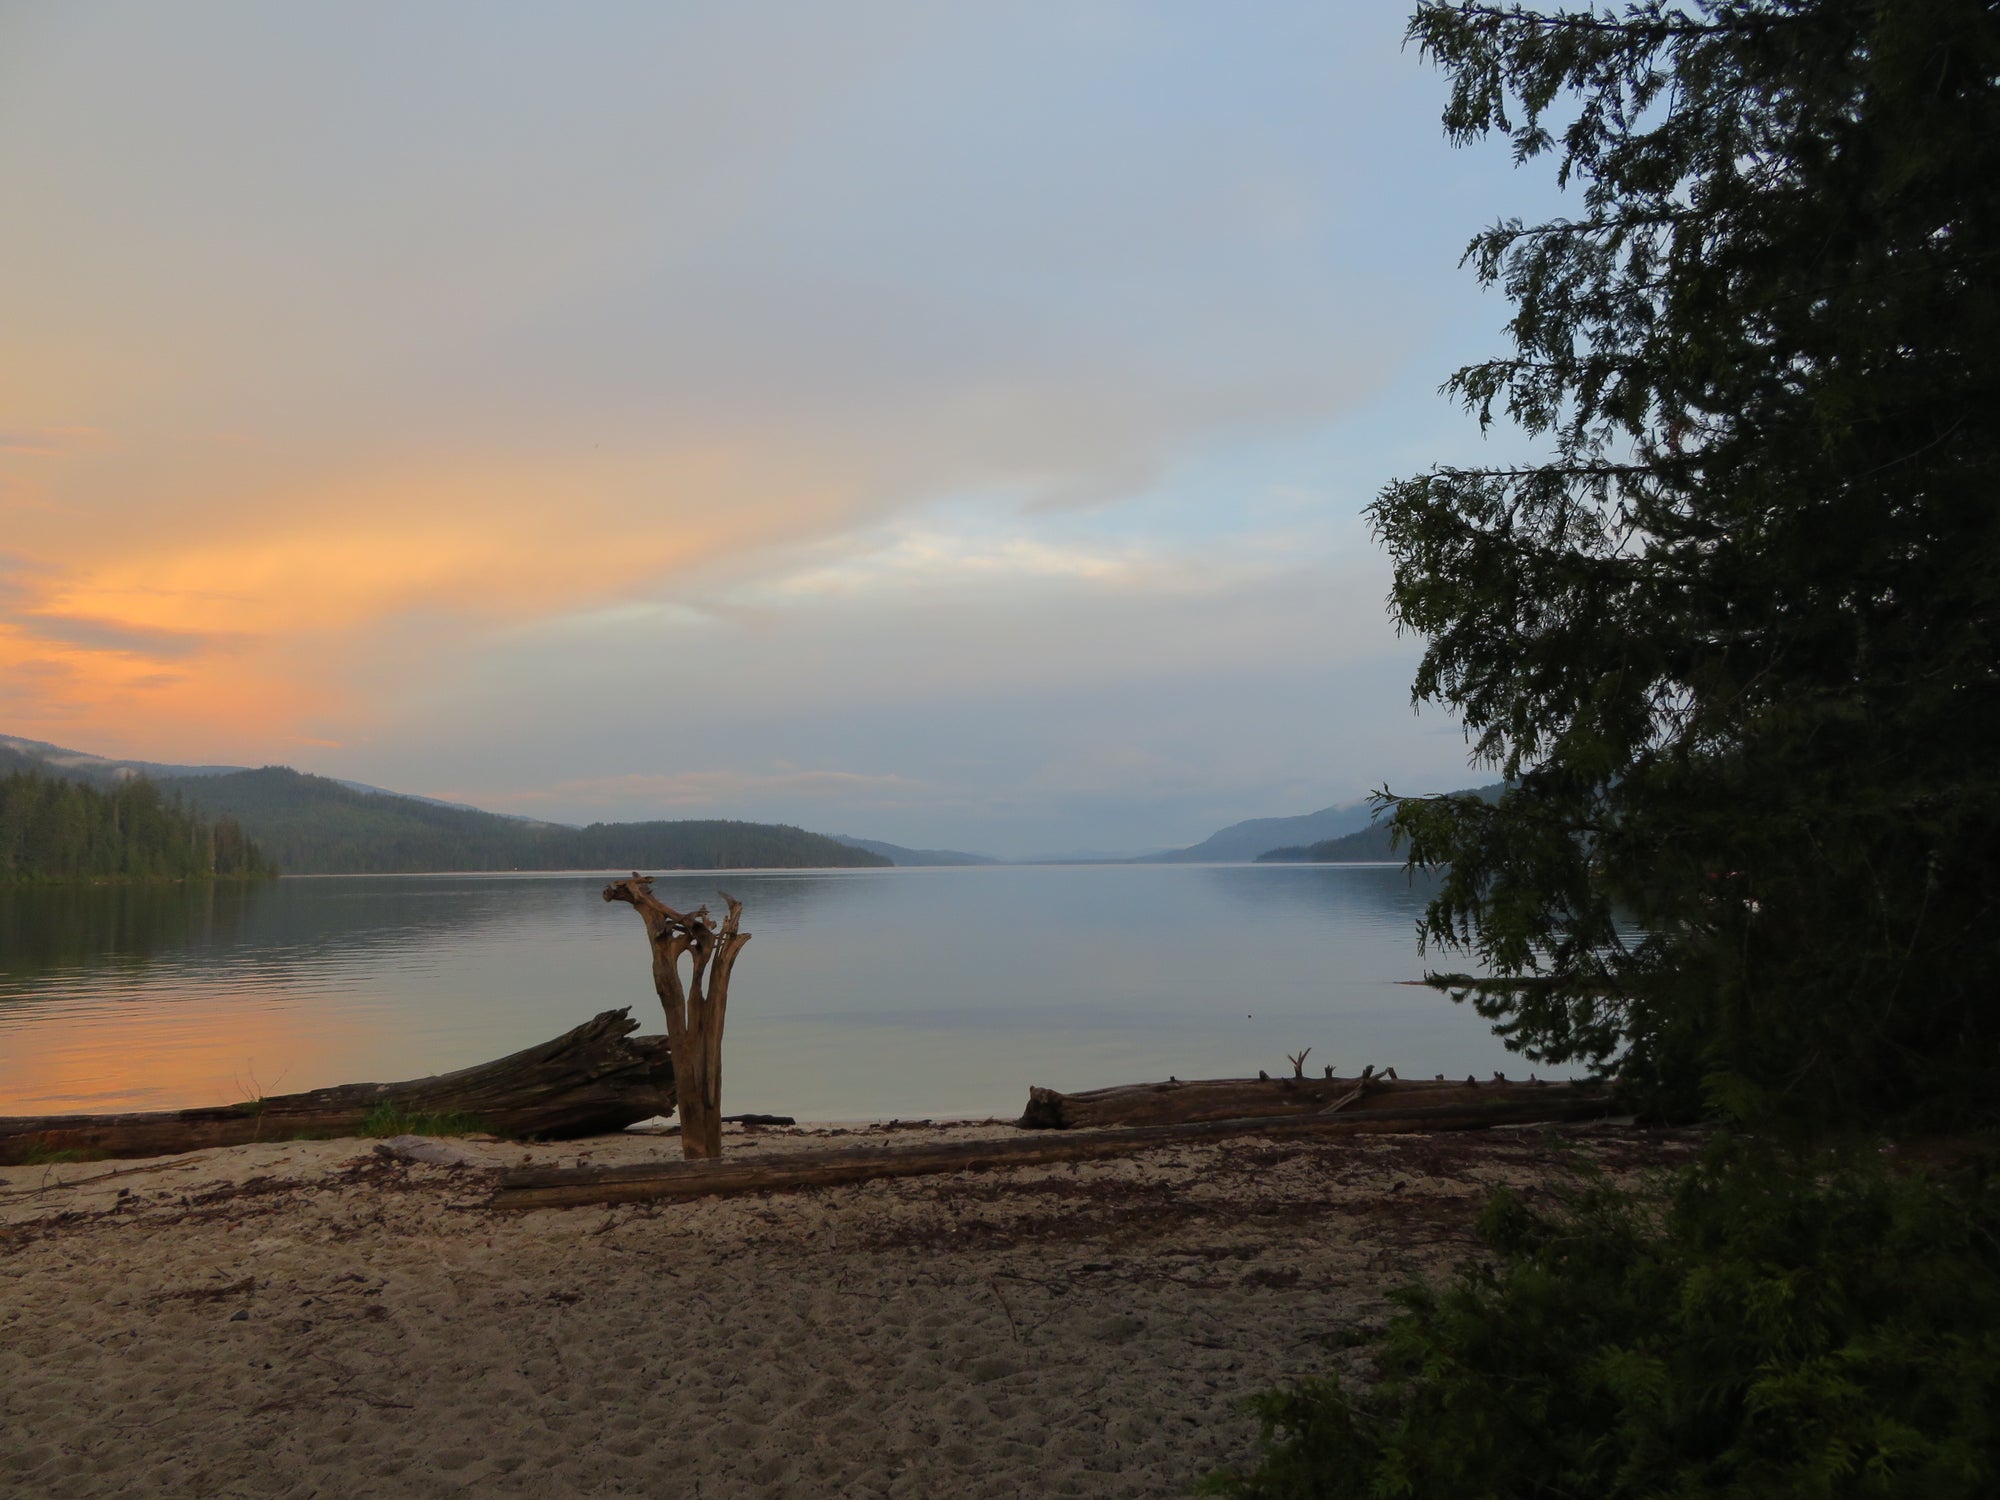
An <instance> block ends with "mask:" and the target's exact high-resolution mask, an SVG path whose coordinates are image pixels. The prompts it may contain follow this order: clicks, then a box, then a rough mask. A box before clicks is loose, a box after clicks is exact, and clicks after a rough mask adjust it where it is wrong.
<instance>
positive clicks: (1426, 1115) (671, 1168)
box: [490, 1085, 1611, 1209]
mask: <svg viewBox="0 0 2000 1500" xmlns="http://www.w3.org/2000/svg"><path fill="white" fill-rule="evenodd" d="M1481 1092H1482V1093H1483V1092H1484V1091H1483V1090H1482V1091H1481ZM1610 1109H1611V1097H1610V1091H1609V1090H1608V1089H1601V1088H1582V1087H1578V1088H1559V1087H1556V1086H1554V1085H1551V1086H1550V1087H1549V1088H1547V1089H1545V1090H1544V1091H1543V1092H1542V1093H1541V1094H1540V1095H1539V1096H1538V1097H1536V1098H1533V1099H1520V1098H1498V1097H1495V1098H1491V1099H1490V1100H1489V1099H1481V1100H1479V1101H1477V1102H1474V1101H1472V1100H1462V1101H1459V1102H1455V1103H1449V1104H1446V1103H1431V1104H1427V1105H1420V1106H1405V1107H1400V1108H1383V1109H1375V1110H1369V1111H1366V1112H1363V1113H1345V1112H1343V1113H1339V1114H1333V1113H1325V1114H1319V1115H1304V1116H1299V1117H1295V1118H1291V1119H1256V1120H1206V1121H1201V1122H1199V1123H1195V1124H1182V1125H1145V1126H1139V1127H1136V1128H1133V1129H1129V1130H1090V1131H1076V1132H1065V1133H1061V1134H1055V1133H1049V1132H1036V1133H1035V1134H1033V1135H1027V1136H1016V1137H1014V1138H1012V1139H1007V1140H985V1141H952V1142H948V1143H946V1144H943V1145H936V1146H911V1147H895V1146H889V1147H865V1146H864V1147H858V1148H857V1147H849V1148H846V1149H843V1150H838V1151H798V1152H789V1153H786V1154H784V1155H777V1156H767V1157H764V1158H762V1159H761V1160H741V1159H739V1160H731V1161H680V1162H671V1161H670V1162H641V1163H635V1164H632V1165H629V1166H621V1167H569V1168H522V1169H520V1170H517V1171H510V1172H505V1173H502V1174H501V1178H500V1183H499V1186H498V1188H497V1189H496V1190H495V1192H494V1194H493V1197H492V1199H491V1200H490V1206H491V1207H493V1208H503V1209H525V1208H577V1207H583V1206H585V1205H590V1204H609V1203H637V1202H643V1201H645V1200H648V1199H656V1198H703V1197H715V1196H723V1195H727V1194H731V1193H758V1192H770V1191H775V1190H778V1189H783V1188H811V1187H828V1186H832V1185H835V1184H838V1183H844V1182H866V1181H869V1180H871V1179H873V1178H878V1177H917V1176H924V1175H927V1174H931V1173H938V1172H978V1171H989V1170H993V1169H996V1168H1004V1167H1035V1166H1046V1165H1048V1164H1050V1163H1054V1162H1070V1161H1089V1160H1092V1159H1093V1158H1101V1157H1112V1156H1126V1155H1130V1154H1131V1153H1133V1152H1137V1151H1146V1150H1149V1149H1151V1148H1152V1147H1155V1146H1167V1145H1177V1144H1194V1143H1200V1142H1204V1141H1214V1140H1222V1139H1225V1138H1227V1137H1230V1136H1238V1135H1255V1136H1262V1137H1265V1138H1271V1139H1288V1138H1291V1137H1296V1136H1343V1135H1378V1134H1381V1135H1391V1134H1415V1133H1419V1132H1425V1131H1447V1130H1484V1129H1486V1128H1487V1127H1489V1126H1493V1125H1532V1124H1540V1123H1553V1122H1555V1121H1559V1120H1587V1119H1593V1118H1596V1117H1599V1116H1602V1115H1605V1114H1608V1113H1609V1112H1610Z"/></svg>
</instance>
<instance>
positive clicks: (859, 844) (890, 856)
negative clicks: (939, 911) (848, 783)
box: [829, 833, 1005, 868]
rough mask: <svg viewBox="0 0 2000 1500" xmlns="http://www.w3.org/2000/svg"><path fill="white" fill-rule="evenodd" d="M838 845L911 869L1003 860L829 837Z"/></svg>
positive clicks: (835, 835)
mask: <svg viewBox="0 0 2000 1500" xmlns="http://www.w3.org/2000/svg"><path fill="white" fill-rule="evenodd" d="M829 837H831V838H832V839H834V840H835V841H836V842H838V843H842V844H847V845H849V846H851V847H853V848H856V849H865V850H867V851H868V852H869V853H870V854H879V855H881V856H882V857H883V858H884V859H886V860H888V861H889V862H890V863H891V864H893V865H906V866H911V867H917V868H922V867H927V866H928V867H939V866H945V865H997V864H1004V863H1005V861H1004V860H998V859H995V858H994V857H993V856H992V855H990V854H967V853H965V852H964V851H963V850H959V849H905V848H904V847H903V846H902V845H901V844H891V843H888V842H886V841H884V840H882V839H857V838H855V837H853V836H852V835H851V834H845V833H836V834H831V835H829Z"/></svg>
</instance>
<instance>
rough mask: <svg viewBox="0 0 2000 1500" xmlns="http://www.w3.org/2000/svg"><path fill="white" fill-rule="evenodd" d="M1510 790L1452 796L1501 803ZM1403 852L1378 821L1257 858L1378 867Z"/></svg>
mask: <svg viewBox="0 0 2000 1500" xmlns="http://www.w3.org/2000/svg"><path fill="white" fill-rule="evenodd" d="M1505 790H1506V783H1505V782H1501V781H1496V782H1494V783H1493V784H1492V785H1491V786H1480V787H1466V788H1464V789H1463V790H1461V791H1456V792H1451V793H1449V794H1448V795H1450V796H1453V797H1478V798H1480V799H1482V800H1483V801H1486V802H1497V801H1499V800H1500V793H1501V792H1503V791H1505ZM1403 857H1404V856H1403V851H1402V850H1400V849H1398V848H1396V847H1395V843H1394V838H1393V835H1392V832H1391V830H1390V827H1389V824H1388V821H1387V819H1386V817H1382V818H1378V820H1377V821H1375V822H1373V823H1371V824H1369V826H1368V827H1366V828H1363V829H1360V830H1358V831H1356V832H1354V833H1347V834H1342V835H1341V836H1340V837H1339V838H1333V839H1321V840H1320V841H1319V842H1317V843H1313V844H1306V845H1293V846H1290V847H1285V848H1278V849H1270V850H1266V851H1265V852H1264V853H1262V854H1260V855H1258V856H1257V863H1258V864H1260V865H1265V864H1313V865H1340V864H1377V863H1391V864H1401V863H1402V862H1403Z"/></svg>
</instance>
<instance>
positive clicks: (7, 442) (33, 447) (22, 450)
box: [0, 427, 103, 458]
mask: <svg viewBox="0 0 2000 1500" xmlns="http://www.w3.org/2000/svg"><path fill="white" fill-rule="evenodd" d="M102 436H103V434H102V433H101V432H99V431H98V430H97V429H96V428H95V427H0V453H11V454H15V455H17V456H19V457H23V458H54V457H55V456H56V455H57V454H59V453H63V452H65V451H67V450H69V449H73V448H77V447H80V446H81V445H83V444H85V443H88V442H92V441H95V440H96V439H98V438H100V437H102Z"/></svg>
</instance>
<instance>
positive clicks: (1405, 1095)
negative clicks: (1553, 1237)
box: [1021, 1076, 1577, 1130]
mask: <svg viewBox="0 0 2000 1500" xmlns="http://www.w3.org/2000/svg"><path fill="white" fill-rule="evenodd" d="M1575 1087H1577V1085H1575V1084H1566V1083H1531V1082H1512V1083H1510V1082H1506V1081H1504V1080H1495V1081H1492V1082H1488V1083H1474V1082H1473V1081H1472V1080H1471V1079H1469V1078H1468V1079H1464V1080H1462V1081H1460V1082H1456V1083H1452V1082H1444V1081H1439V1082H1436V1083H1424V1082H1420V1081H1418V1080H1416V1079H1397V1078H1388V1077H1374V1076H1369V1077H1365V1078H1191V1079H1178V1078H1176V1079H1172V1080H1170V1081H1168V1082H1166V1083H1128V1084H1121V1085H1119V1086H1117V1087H1115V1088H1108V1089H1091V1090H1089V1091H1088V1092H1086V1093H1080V1094H1064V1093H1058V1092H1057V1091H1056V1090H1055V1089H1045V1088H1031V1089H1029V1090H1028V1107H1027V1109H1026V1110H1024V1111H1023V1112H1022V1115H1021V1124H1022V1125H1023V1126H1024V1127H1025V1128H1027V1129H1029V1130H1077V1129H1095V1128H1101V1127H1103V1126H1107V1125H1175V1124H1191V1123H1193V1122H1195V1121H1198V1120H1250V1119H1262V1118H1265V1117H1267V1116H1268V1117H1272V1118H1282V1117H1284V1116H1288V1115H1313V1114H1320V1113H1324V1112H1326V1111H1329V1110H1333V1109H1336V1108H1337V1109H1339V1110H1340V1112H1341V1113H1342V1114H1360V1113H1364V1112H1366V1111H1370V1110H1384V1109H1412V1108H1421V1107H1425V1106H1428V1105H1433V1104H1438V1105H1442V1104H1455V1103H1466V1102H1473V1101H1478V1102H1482V1103H1497V1102H1498V1101H1500V1100H1502V1099H1521V1100H1532V1099H1548V1098H1552V1097H1555V1096H1554V1094H1553V1093H1552V1092H1551V1091H1553V1090H1560V1089H1569V1088H1575ZM1357 1089H1358V1090H1360V1093H1359V1094H1358V1095H1357V1094H1356V1093H1355V1091H1356V1090H1357Z"/></svg>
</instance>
